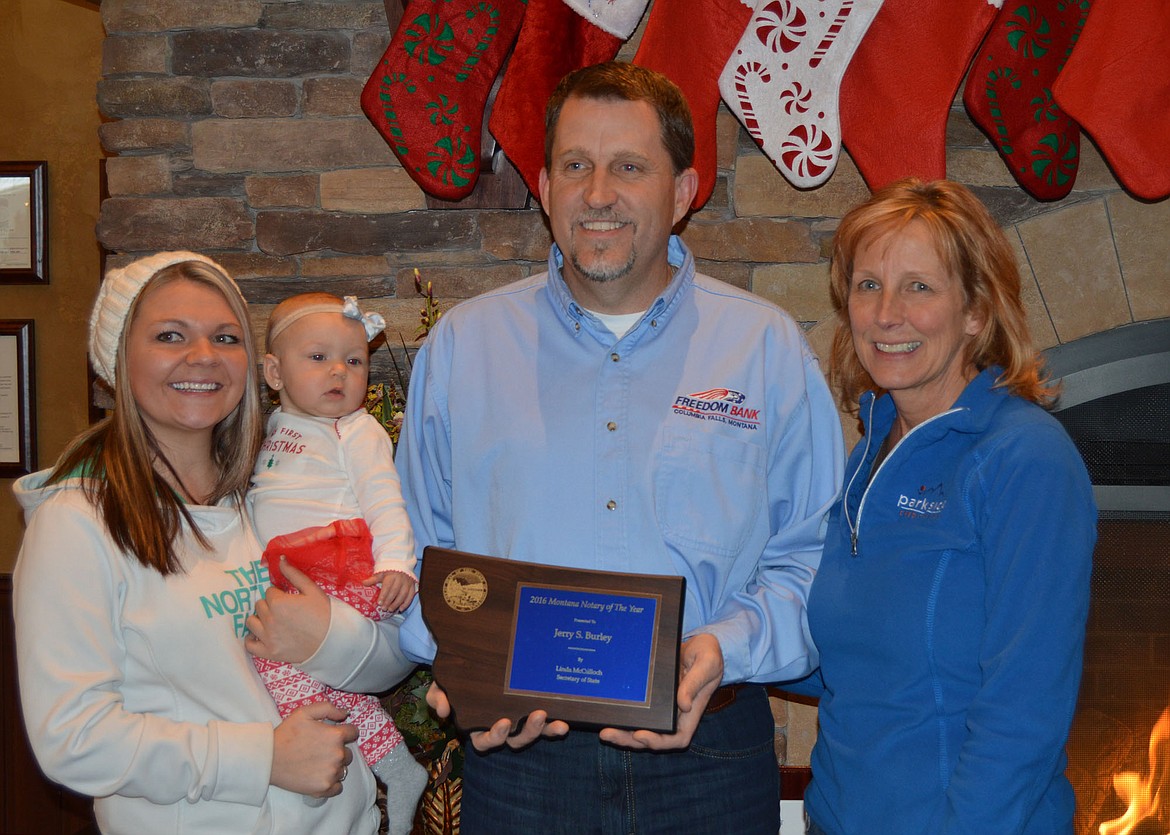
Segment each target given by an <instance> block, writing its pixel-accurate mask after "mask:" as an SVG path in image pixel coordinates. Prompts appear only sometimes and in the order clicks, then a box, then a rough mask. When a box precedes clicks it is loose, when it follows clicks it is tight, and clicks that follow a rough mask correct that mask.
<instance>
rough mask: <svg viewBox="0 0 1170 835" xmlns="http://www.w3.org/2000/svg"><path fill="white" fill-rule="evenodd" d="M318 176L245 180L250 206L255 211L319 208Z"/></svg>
mask: <svg viewBox="0 0 1170 835" xmlns="http://www.w3.org/2000/svg"><path fill="white" fill-rule="evenodd" d="M319 179H320V176H319V175H318V174H289V175H287V176H280V175H276V176H265V175H262V174H257V175H255V176H252V177H245V178H244V191H245V193H246V194H247V196H248V205H249V206H251V207H252V208H254V209H270V208H275V207H278V206H279V207H289V208H294V207H295V208H305V209H308V208H313V207H316V206H318V205H319V204H318V200H317V186H318V181H319Z"/></svg>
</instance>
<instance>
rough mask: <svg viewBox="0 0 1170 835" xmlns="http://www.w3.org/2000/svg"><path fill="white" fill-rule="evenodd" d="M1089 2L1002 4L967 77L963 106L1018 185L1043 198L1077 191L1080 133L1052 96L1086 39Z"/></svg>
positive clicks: (1061, 0)
mask: <svg viewBox="0 0 1170 835" xmlns="http://www.w3.org/2000/svg"><path fill="white" fill-rule="evenodd" d="M1090 4H1091V0H1030V2H1029V3H1028V4H1027V5H1023V6H1021V5H1018V3H1016V2H1012V3H1011V4H1010V5H1007V6H1004V7H1003V9H1002V10H1001V11H1000V13H999V17H997V18H996V19H995V23H994V24H992V27H991V31H990V32H989V33H988V35H987V40H985V41H984V42H983V47H982V49H980V50H979V57H978V58H976V59H975V64H974V66H973V67H972V69H971V74H970V75H969V76H968V77H967V87H966V89H965V90H964V92H963V102H964V104H966V105H967V111H968V112H969V113H970V114H971V118H972V119H974V121H975V124H977V125H979V127H981V128H983V130H984V132H985V133H986V134H987V135H988V136H990V137H991V141H992V142H994V143H995V146H996V148H997V149H998V150H999V153H1000V154H1001V155H1002V156H1003V158H1004V160H1005V161H1006V162H1007V166H1008V170H1010V171H1011V172H1012V175H1013V176H1015V178H1016V180H1017V181H1018V182H1019V184H1020V186H1021V187H1023V188H1024V189H1026V190H1027V191H1028V192H1029V193H1030V194H1031V195H1032V196H1034V197H1037V198H1039V199H1040V200H1059V199H1060V198H1062V197H1064V196H1065V195H1067V194H1068V193H1069V192H1070V191H1072V187H1073V182H1074V181H1075V180H1076V177H1077V163H1078V161H1079V159H1080V147H1079V146H1080V134H1081V132H1080V128H1078V127H1077V123H1076V122H1074V121H1073V120H1072V119H1070V118H1069V116H1068V114H1067V113H1065V112H1064V111H1063V110H1061V109H1060V107H1059V106H1058V105H1057V104H1056V102H1055V101H1053V98H1052V83H1053V82H1054V81H1055V80H1056V77H1057V74H1058V73H1059V72H1060V69H1061V67H1063V66H1064V62H1065V60H1066V59H1067V58H1068V56H1069V52H1070V51H1071V50H1072V47H1073V44H1074V43H1076V40H1077V38H1078V37H1079V36H1080V33H1081V29H1082V28H1083V27H1084V25H1085V20H1086V18H1087V17H1088V15H1089V6H1090Z"/></svg>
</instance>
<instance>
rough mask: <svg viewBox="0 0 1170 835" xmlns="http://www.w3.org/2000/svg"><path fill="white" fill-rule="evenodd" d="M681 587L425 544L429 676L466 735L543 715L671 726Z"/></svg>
mask: <svg viewBox="0 0 1170 835" xmlns="http://www.w3.org/2000/svg"><path fill="white" fill-rule="evenodd" d="M684 590H685V580H684V579H683V578H682V577H666V576H657V575H650V574H621V573H612V572H605V571H588V570H583V569H571V568H559V567H555V566H548V565H539V564H535V563H527V562H517V561H514V560H506V559H498V558H495V557H486V556H481V555H478V554H468V553H464V552H461V551H452V550H449V549H445V548H435V547H428V548H426V549H425V551H424V552H423V561H422V573H421V576H420V578H419V596H420V602H421V604H422V614H423V620H425V621H426V624H427V627H428V628H429V629H430V630H431V634H432V635H434V637H435V642H436V643H437V644H438V651H437V653H436V655H435V661H434V665H433V667H432V671H433V672H434V676H435V681H436V682H438V684H439V685H440V686H441V687H442V688H443V689H444V690H445V691H446V692H447V698H448V699H449V700H450V702H451V707H452V710H453V712H454V718H455V723H456V725H457V726H458V727H459V728H460V729H461V730H463V731H473V730H482V729H485V728H489V727H491V726H492V725H493V724H495V722H496V721H498V720H499V719H501V718H503V717H507V718H509V719H511V720H512V721H513V722H514V723H516V722H519V720H520V719H522V718H523V717H525V716H527V715H528V714H529V713H531V712H532V711H534V710H538V709H543V710H545V711H547V712H548V715H549V718H550V719H560V720H563V721H565V722H568V723H569V724H570V725H571V726H574V727H597V728H602V727H611V728H629V729H635V730H636V729H643V728H644V729H646V730H651V731H657V732H659V733H673V732H674V730H675V715H676V696H677V688H678V652H679V637H680V634H681V631H682V606H683V593H684Z"/></svg>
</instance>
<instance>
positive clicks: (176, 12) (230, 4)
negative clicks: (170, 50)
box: [102, 0, 263, 34]
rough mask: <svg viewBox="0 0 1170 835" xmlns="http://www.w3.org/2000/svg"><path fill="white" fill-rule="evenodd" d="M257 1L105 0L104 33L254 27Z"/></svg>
mask: <svg viewBox="0 0 1170 835" xmlns="http://www.w3.org/2000/svg"><path fill="white" fill-rule="evenodd" d="M262 8H263V7H262V5H261V4H260V2H259V0H199V2H197V3H193V2H191V0H104V1H103V2H102V23H103V24H104V25H105V27H106V32H108V33H110V34H114V33H117V32H162V31H165V30H167V29H198V28H211V27H215V26H255V25H256V24H257V23H258V22H259V21H260V11H261V9H262Z"/></svg>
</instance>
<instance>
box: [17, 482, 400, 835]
mask: <svg viewBox="0 0 1170 835" xmlns="http://www.w3.org/2000/svg"><path fill="white" fill-rule="evenodd" d="M47 476H48V471H47V470H46V471H42V472H39V473H34V474H32V475H29V476H26V477H24V478H22V479H20V480H19V481H18V482H17V483H16V485H15V486H14V488H13V489H14V492H15V493H16V496H17V499H18V500H19V501H20V503H21V506H22V507H23V508H24V511H25V518H26V521H27V526H28V527H27V531H26V533H25V537H24V542H23V545H22V547H21V550H20V555H19V557H18V559H17V565H16V571H15V575H14V578H15V604H14V605H15V615H16V648H17V662H18V667H19V678H20V693H21V702H22V704H23V708H24V718H25V724H26V727H27V728H28V733H29V737H30V739H31V742H32V747H33V750H34V751H35V753H36V756H37V760H38V761H39V762H40V765H41V767H42V768H43V769H44V771H45V773H46V774H47V775H48V776H49V777H50V779H53V780H56V781H59V782H61V783H63V784H64V785H66V786H68V787H69V788H71V789H74V790H75V791H78V792H82V793H84V794H88V795H93V796H95V797H96V798H97V799H96V800H95V803H94V808H95V811H96V814H97V821H98V825H99V826H100V827H101V830H102V832H104V833H126V835H144V833H149V835H164V834H165V833H183V835H193V834H194V833H206V835H232V834H234V833H241V834H242V833H274V834H275V835H297V833H305V835H308V833H330V835H331V834H332V833H338V834H339V835H343V834H344V833H349V835H368V833H373V832H375V831H376V830H377V825H378V812H377V809H376V808H375V807H374V780H373V777H372V776H371V773H370V772H369V770H368V769H364V768H357V769H351V770H350V772H349V776H348V779H347V780H346V782H345V784H344V791H342V793H341V794H340V795H339V796H337V797H335V798H332V799H330V800H329V801H327V802H326V803H325V804H323V805H321V806H317V807H313V806H309V805H307V804H306V803H305V799H304V798H303V797H302V796H301V795H298V794H294V793H291V792H287V791H284V790H282V789H278V788H275V787H272V786H269V784H268V780H269V776H270V771H271V766H272V750H273V728H274V727H275V726H276V725H277V724H278V723H279V722H280V717H279V715H278V714H277V712H276V707H275V705H274V704H273V701H272V698H271V697H270V696H269V695H268V693H267V691H266V690H265V689H264V685H263V684H262V683H261V682H260V679H259V677H258V676H257V674H256V671H255V669H254V668H253V667H252V663H251V661H250V660H249V658H248V655H247V653H246V651H245V650H244V645H243V641H242V637H243V635H244V619H245V618H246V617H247V615H248V614H249V613H251V611H252V608H253V606H254V605H255V603H256V601H257V600H258V599H259V598H260V597H261V596H263V594H264V591H265V589H266V588H267V586H268V573H267V571H266V569H265V568H264V567H263V565H262V564H261V562H260V553H261V549H260V546H259V543H258V542H257V541H256V538H255V536H254V535H253V534H252V533H251V531H250V530H249V528H248V526H247V525H246V524H244V520H243V519H242V517H241V515H240V513H239V512H238V511H237V510H236V508H235V507H234V506H232V505H231V504H228V503H224V504H223V505H221V506H218V507H188V510H189V511H190V512H191V514H192V516H193V517H194V518H195V519H196V521H197V522H198V524H199V527H200V530H201V531H202V532H203V534H204V535H205V536H206V537H207V539H208V540H209V542H210V544H211V547H210V548H209V549H207V550H206V551H205V550H204V549H202V548H201V547H200V546H199V544H198V542H197V541H196V540H195V539H194V537H193V536H191V535H190V534H189V533H186V534H185V535H184V536H182V537H181V541H180V542H179V544H178V548H179V553H180V559H181V561H182V564H183V567H184V569H185V571H184V572H183V573H178V574H172V575H169V576H166V577H164V576H163V575H161V574H159V573H158V572H157V571H155V570H153V569H150V568H146V567H145V566H143V565H142V564H141V563H139V562H138V560H137V559H135V558H134V557H132V556H127V555H126V554H125V553H124V552H122V551H121V550H120V549H118V548H117V546H116V545H115V544H114V543H113V541H112V540H111V539H110V537H109V536H108V535H107V533H106V530H105V527H104V525H103V524H102V522H101V520H100V519H99V518H98V517H97V515H96V513H95V508H94V507H93V505H91V504H90V503H89V501H87V499H86V498H85V496H84V494H83V493H82V491H81V489H80V482H79V481H78V480H76V479H66V480H64V481H62V482H59V483H57V484H54V485H52V486H49V487H45V486H44V485H45V481H46V479H47ZM354 754H355V759H356V758H357V757H360V754H359V753H358V752H357V751H356V750H355V751H354Z"/></svg>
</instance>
